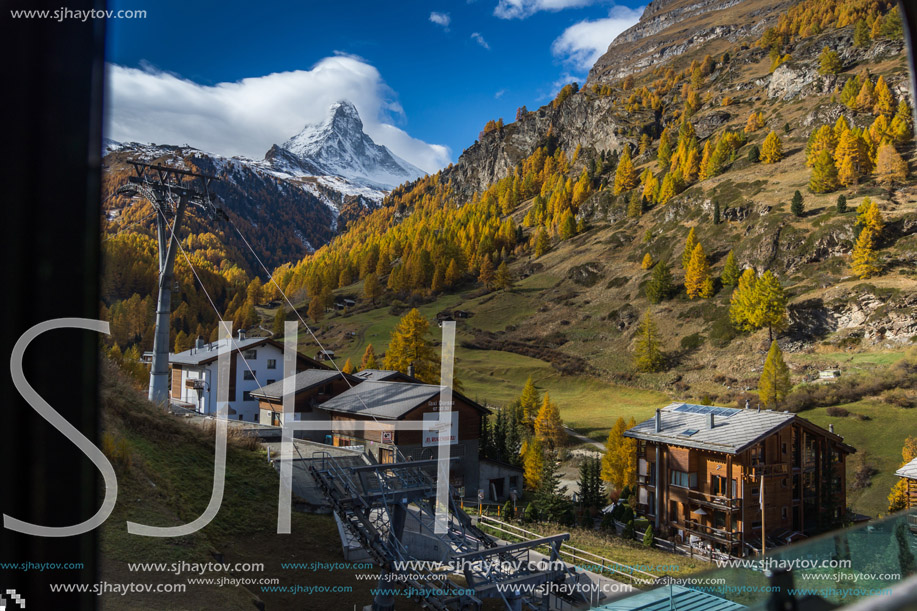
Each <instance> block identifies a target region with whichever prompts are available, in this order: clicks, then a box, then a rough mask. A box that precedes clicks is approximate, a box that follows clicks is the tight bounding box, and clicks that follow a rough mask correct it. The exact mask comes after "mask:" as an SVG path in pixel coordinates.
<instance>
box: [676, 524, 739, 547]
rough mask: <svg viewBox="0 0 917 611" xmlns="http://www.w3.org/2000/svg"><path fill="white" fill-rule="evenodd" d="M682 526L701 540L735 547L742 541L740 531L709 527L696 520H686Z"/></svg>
mask: <svg viewBox="0 0 917 611" xmlns="http://www.w3.org/2000/svg"><path fill="white" fill-rule="evenodd" d="M680 526H682V527H683V528H684V529H685V531H687V532H689V533H691V534H692V535H697V536H698V537H700V538H701V539H706V540H708V541H715V542H717V543H721V544H723V545H733V544H735V543H738V542H739V541H741V533H739V532H738V531H735V532H730V531H728V530H724V529H722V528H716V527H714V526H707V525H705V524H701V523H700V522H695V521H694V520H685V521H684V523H683V524H681V525H680Z"/></svg>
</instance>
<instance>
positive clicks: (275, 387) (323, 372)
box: [251, 369, 341, 399]
mask: <svg viewBox="0 0 917 611" xmlns="http://www.w3.org/2000/svg"><path fill="white" fill-rule="evenodd" d="M340 376H341V374H340V373H338V372H337V371H334V370H333V369H306V370H305V371H300V372H299V373H297V374H296V376H295V378H296V379H295V381H294V384H293V392H294V394H295V393H299V392H302V391H304V390H308V389H309V388H312V387H313V386H320V385H322V384H327V383H328V382H331V381H332V380H334V379H335V378H338V377H340ZM284 381H285V380H278V381H276V382H274V383H272V384H268V385H267V386H263V387H262V388H261V389H260V390H253V391H252V392H251V395H252V396H253V397H259V398H264V399H282V398H283V384H284Z"/></svg>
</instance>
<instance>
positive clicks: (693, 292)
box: [685, 244, 713, 299]
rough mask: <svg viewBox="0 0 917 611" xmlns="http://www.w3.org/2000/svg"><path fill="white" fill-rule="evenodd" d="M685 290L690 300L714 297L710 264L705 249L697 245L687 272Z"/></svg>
mask: <svg viewBox="0 0 917 611" xmlns="http://www.w3.org/2000/svg"><path fill="white" fill-rule="evenodd" d="M685 290H686V291H687V293H688V298H689V299H694V298H695V297H700V298H701V299H707V298H708V297H710V296H711V295H713V277H712V276H711V275H710V263H709V262H708V261H707V254H706V253H705V252H704V247H703V246H702V245H701V244H697V245H696V246H695V247H694V252H693V253H692V254H691V261H690V262H689V263H688V269H687V270H685Z"/></svg>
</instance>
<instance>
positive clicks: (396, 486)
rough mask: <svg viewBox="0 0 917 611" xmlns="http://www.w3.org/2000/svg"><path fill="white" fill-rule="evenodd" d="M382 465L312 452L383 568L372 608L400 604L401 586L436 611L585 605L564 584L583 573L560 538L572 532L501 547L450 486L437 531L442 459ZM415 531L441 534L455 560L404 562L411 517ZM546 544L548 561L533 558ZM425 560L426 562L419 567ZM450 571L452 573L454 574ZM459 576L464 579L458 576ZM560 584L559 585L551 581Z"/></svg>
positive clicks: (547, 610) (330, 496)
mask: <svg viewBox="0 0 917 611" xmlns="http://www.w3.org/2000/svg"><path fill="white" fill-rule="evenodd" d="M397 458H398V459H399V462H395V463H389V464H378V463H376V462H375V461H373V460H372V459H371V458H370V457H368V456H367V461H366V462H367V464H365V465H359V466H342V465H340V464H338V462H337V461H336V460H335V459H334V458H333V457H331V456H330V454H328V453H326V452H315V453H313V460H312V461H311V466H310V467H309V469H310V471H311V474H312V477H313V478H314V479H315V482H316V484H317V485H318V487H319V489H320V490H321V491H322V493H323V494H324V495H325V497H326V499H327V500H328V502H329V503H330V504H331V507H332V509H333V511H334V512H335V513H336V514H337V515H338V517H339V518H340V520H341V522H342V524H344V525H345V526H346V528H347V529H348V530H349V531H350V532H351V533H352V535H353V536H354V537H355V538H356V540H358V541H359V542H360V545H361V546H362V547H363V549H365V550H366V551H367V552H368V553H369V555H370V557H371V558H372V560H373V562H374V563H375V564H376V565H378V566H379V567H380V568H381V570H382V577H381V578H380V581H379V587H380V589H385V590H390V591H392V592H389V593H387V594H378V595H377V596H376V598H375V600H374V601H373V605H372V609H373V611H391V610H393V609H394V605H395V597H394V594H393V591H394V590H400V592H401V593H402V594H403V595H405V596H407V597H409V598H411V599H413V600H414V601H416V602H418V603H419V604H420V605H421V606H422V607H423V608H424V609H432V610H436V611H447V610H448V611H480V610H481V609H482V607H483V600H484V599H487V598H494V599H498V600H501V601H502V603H503V604H504V605H505V608H506V609H507V610H509V611H521V610H522V609H529V610H531V611H536V610H537V611H551V610H554V609H561V608H564V609H573V608H577V607H583V606H586V605H585V602H586V601H585V599H584V598H583V597H582V596H581V595H577V594H576V593H570V592H569V590H570V588H566V589H565V590H567V591H565V592H564V593H562V594H558V593H557V590H558V588H557V587H556V586H557V585H560V584H563V583H564V582H567V583H569V582H571V581H575V580H576V576H575V575H574V572H573V570H572V569H571V568H569V567H567V566H566V565H564V564H563V563H562V562H561V561H560V555H559V548H560V544H561V543H562V542H563V541H565V540H566V539H568V538H569V535H567V534H561V535H555V536H553V537H547V538H543V539H538V540H534V541H526V542H524V543H516V544H512V545H503V546H499V545H498V544H497V541H496V540H495V539H494V538H493V537H491V536H489V535H487V534H486V533H484V532H483V531H482V530H481V529H479V528H478V527H477V526H476V525H475V524H474V523H473V522H472V519H471V518H470V517H469V516H468V515H467V514H466V513H465V512H464V511H462V510H461V508H460V507H459V506H458V505H457V504H456V502H455V500H454V491H453V490H450V492H451V494H450V495H449V513H448V519H447V530H446V532H445V533H443V534H435V533H434V528H433V526H434V523H435V519H436V517H435V501H436V484H435V480H434V479H433V476H432V472H435V469H436V466H437V461H436V460H418V461H408V460H404V459H403V456H401V455H398V456H397ZM408 520H410V521H411V530H412V531H414V532H417V533H422V534H424V535H426V536H428V537H435V538H437V539H439V541H441V542H442V543H443V545H444V547H445V548H446V549H447V550H448V554H447V555H448V556H449V560H448V561H447V562H446V563H442V564H441V565H439V568H437V569H436V570H434V569H430V568H426V567H430V566H431V565H435V564H436V563H430V562H429V561H425V562H422V563H417V564H411V565H409V566H410V568H408V569H405V568H404V567H405V564H406V563H409V562H410V561H412V560H418V559H417V558H415V557H413V556H412V555H411V553H410V552H409V550H408V548H407V547H406V546H405V545H404V544H403V542H402V539H403V535H404V530H405V524H406V523H407V522H408ZM540 546H547V547H548V548H549V549H550V555H549V556H548V560H550V561H552V562H550V563H549V566H545V563H544V562H542V563H540V564H539V563H538V562H537V561H536V560H543V558H542V557H541V556H538V557H537V558H533V557H532V555H531V554H532V553H533V550H534V549H535V548H537V547H540ZM418 567H421V568H418ZM450 577H451V578H450ZM456 577H458V578H459V581H461V579H462V578H464V582H465V583H460V582H458V583H457V582H456V581H453V579H455V578H456ZM552 585H553V587H552Z"/></svg>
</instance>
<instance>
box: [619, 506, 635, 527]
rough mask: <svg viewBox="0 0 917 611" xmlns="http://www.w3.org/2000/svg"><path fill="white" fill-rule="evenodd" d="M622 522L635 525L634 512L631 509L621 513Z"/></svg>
mask: <svg viewBox="0 0 917 611" xmlns="http://www.w3.org/2000/svg"><path fill="white" fill-rule="evenodd" d="M621 521H622V522H625V523H630V524H633V523H634V510H633V509H631V508H630V507H625V508H624V511H622V512H621Z"/></svg>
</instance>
